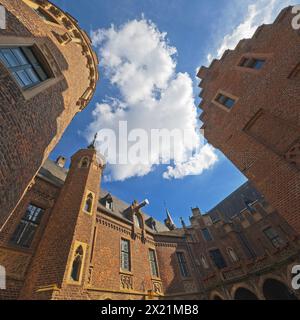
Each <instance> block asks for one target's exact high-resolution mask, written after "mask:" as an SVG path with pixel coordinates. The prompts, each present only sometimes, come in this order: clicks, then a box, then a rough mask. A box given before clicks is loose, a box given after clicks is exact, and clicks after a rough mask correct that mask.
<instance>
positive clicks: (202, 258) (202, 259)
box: [201, 256, 209, 269]
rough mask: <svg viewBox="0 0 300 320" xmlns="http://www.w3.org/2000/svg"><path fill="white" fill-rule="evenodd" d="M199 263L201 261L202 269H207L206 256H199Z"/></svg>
mask: <svg viewBox="0 0 300 320" xmlns="http://www.w3.org/2000/svg"><path fill="white" fill-rule="evenodd" d="M201 263H202V266H203V268H204V269H208V268H209V265H208V263H207V261H206V258H205V257H204V256H201Z"/></svg>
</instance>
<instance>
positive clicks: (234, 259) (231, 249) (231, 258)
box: [226, 247, 240, 263]
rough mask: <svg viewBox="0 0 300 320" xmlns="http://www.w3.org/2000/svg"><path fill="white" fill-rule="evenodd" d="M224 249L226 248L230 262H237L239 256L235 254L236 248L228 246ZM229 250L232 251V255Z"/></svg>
mask: <svg viewBox="0 0 300 320" xmlns="http://www.w3.org/2000/svg"><path fill="white" fill-rule="evenodd" d="M226 250H227V254H228V256H229V258H230V260H231V262H233V263H237V262H239V261H240V258H239V256H238V255H237V253H236V250H234V249H233V248H232V247H228V248H227V249H226ZM230 252H232V253H233V255H232V254H231V253H230Z"/></svg>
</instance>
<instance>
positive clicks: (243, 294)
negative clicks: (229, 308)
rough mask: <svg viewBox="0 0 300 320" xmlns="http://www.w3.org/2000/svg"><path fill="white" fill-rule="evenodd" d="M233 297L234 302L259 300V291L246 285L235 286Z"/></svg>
mask: <svg viewBox="0 0 300 320" xmlns="http://www.w3.org/2000/svg"><path fill="white" fill-rule="evenodd" d="M231 297H232V299H233V300H259V298H258V297H259V295H258V294H257V290H256V289H255V288H252V287H251V286H249V285H248V284H246V283H241V284H237V285H235V286H233V288H232V289H231Z"/></svg>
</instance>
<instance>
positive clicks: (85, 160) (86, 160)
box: [80, 157, 89, 168]
mask: <svg viewBox="0 0 300 320" xmlns="http://www.w3.org/2000/svg"><path fill="white" fill-rule="evenodd" d="M88 166H89V158H87V157H85V158H83V159H82V160H81V163H80V167H81V168H87V167H88Z"/></svg>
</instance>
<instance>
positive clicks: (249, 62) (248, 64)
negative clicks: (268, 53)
mask: <svg viewBox="0 0 300 320" xmlns="http://www.w3.org/2000/svg"><path fill="white" fill-rule="evenodd" d="M265 62H266V60H263V59H255V58H243V59H242V61H241V63H240V67H245V68H250V69H256V70H259V69H261V68H262V67H263V66H264V64H265Z"/></svg>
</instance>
